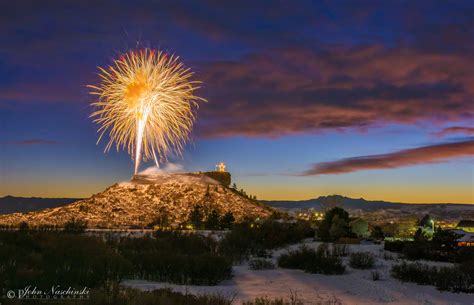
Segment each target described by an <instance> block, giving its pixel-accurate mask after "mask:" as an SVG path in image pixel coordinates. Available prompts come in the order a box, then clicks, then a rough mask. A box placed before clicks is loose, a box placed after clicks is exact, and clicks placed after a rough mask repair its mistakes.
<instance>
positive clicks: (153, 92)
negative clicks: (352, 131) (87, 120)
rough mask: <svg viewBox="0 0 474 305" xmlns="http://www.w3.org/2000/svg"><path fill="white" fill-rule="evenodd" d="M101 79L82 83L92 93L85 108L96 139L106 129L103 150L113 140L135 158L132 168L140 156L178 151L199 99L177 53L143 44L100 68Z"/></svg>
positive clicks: (161, 155)
mask: <svg viewBox="0 0 474 305" xmlns="http://www.w3.org/2000/svg"><path fill="white" fill-rule="evenodd" d="M99 69H100V73H99V76H100V78H101V82H100V84H99V85H98V86H88V87H89V88H91V89H92V92H90V93H91V94H93V95H97V96H98V100H97V101H96V102H94V103H93V104H92V105H93V106H95V107H97V110H96V111H95V112H93V113H92V114H91V117H92V118H94V122H95V123H97V124H99V125H100V127H99V130H98V133H99V139H98V140H97V143H99V142H100V140H101V138H102V137H103V136H104V134H106V133H108V135H109V141H108V143H107V145H106V147H105V151H108V150H110V148H111V147H113V146H114V145H115V147H116V149H117V150H119V149H120V148H123V149H125V150H127V151H128V153H129V154H130V155H131V156H132V157H133V158H135V174H136V173H137V172H138V168H139V166H140V161H141V160H144V161H146V160H149V159H154V160H155V163H156V165H157V166H159V164H160V163H161V162H162V161H164V160H166V159H167V157H168V156H169V155H170V154H171V153H174V154H176V155H181V152H182V150H183V147H184V145H185V143H186V142H187V141H188V139H189V134H190V132H191V129H192V127H193V123H194V119H195V116H194V113H195V111H194V110H195V109H196V108H197V106H198V102H199V101H205V100H204V99H202V98H200V97H197V96H195V95H194V91H195V90H196V89H197V88H198V85H199V82H197V81H192V80H191V76H192V72H191V71H190V69H188V68H185V67H184V65H183V64H182V63H181V62H180V61H179V58H178V57H175V56H172V55H171V56H170V55H167V54H165V53H163V52H160V51H156V50H152V49H143V50H139V51H131V52H128V53H125V54H124V55H122V56H121V57H120V58H119V59H116V60H114V62H113V64H112V65H111V66H109V67H108V68H106V69H104V68H100V67H99Z"/></svg>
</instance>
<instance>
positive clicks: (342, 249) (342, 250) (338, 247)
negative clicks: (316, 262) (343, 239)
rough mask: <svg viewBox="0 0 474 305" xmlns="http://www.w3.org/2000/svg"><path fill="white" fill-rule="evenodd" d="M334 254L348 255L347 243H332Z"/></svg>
mask: <svg viewBox="0 0 474 305" xmlns="http://www.w3.org/2000/svg"><path fill="white" fill-rule="evenodd" d="M332 249H333V252H334V255H336V256H342V257H345V256H348V255H349V252H350V251H349V247H348V246H347V245H342V244H333V246H332Z"/></svg>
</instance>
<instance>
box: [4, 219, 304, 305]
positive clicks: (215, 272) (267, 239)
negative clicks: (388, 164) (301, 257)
mask: <svg viewBox="0 0 474 305" xmlns="http://www.w3.org/2000/svg"><path fill="white" fill-rule="evenodd" d="M77 227H78V226H77V224H74V225H71V226H70V228H69V229H68V230H62V231H43V230H40V231H36V230H30V229H28V226H24V228H23V229H22V230H19V231H13V232H9V231H3V232H0V295H2V296H5V294H6V292H7V291H8V290H12V289H13V290H14V289H20V288H24V287H25V286H28V285H32V284H34V285H36V286H38V287H39V288H41V287H43V288H46V289H49V288H48V287H51V286H52V285H57V284H58V283H60V284H61V286H63V287H69V286H71V287H78V288H79V287H89V288H91V289H98V290H99V291H102V290H103V289H105V290H107V289H110V287H113V286H114V285H116V284H117V283H119V282H120V281H121V280H123V279H144V280H153V281H162V282H170V283H176V284H192V285H216V284H217V283H219V282H221V281H222V280H225V279H229V278H230V277H231V276H232V264H233V263H234V262H236V261H239V260H241V259H243V258H246V257H249V256H250V255H256V256H261V257H262V256H263V257H264V256H265V255H266V253H267V251H268V250H269V249H273V248H276V247H281V246H285V245H287V244H290V243H296V242H299V241H301V240H302V239H303V238H305V237H307V236H311V235H312V234H313V232H312V231H311V229H310V228H309V226H308V225H307V224H305V223H294V224H288V223H278V222H275V221H272V220H269V221H264V222H261V223H242V224H236V225H235V227H234V230H233V231H230V232H228V233H227V235H226V236H225V237H224V238H223V239H222V240H221V241H216V240H214V239H212V238H210V237H204V236H201V235H199V234H196V233H194V232H190V231H187V232H184V233H183V232H177V231H156V232H155V233H154V234H153V235H147V236H145V237H142V238H130V237H119V236H118V235H115V236H114V235H110V236H108V237H107V238H106V237H105V236H102V237H94V236H88V235H86V234H82V233H81V231H80V230H78V229H77ZM79 227H80V226H79ZM80 233H81V234H80ZM258 267H262V268H263V267H267V268H268V267H270V266H258ZM143 297H144V298H147V296H146V295H144V296H143ZM116 304H121V303H116ZM124 304H132V303H124ZM133 304H134V303H133ZM145 304H146V302H145ZM158 304H161V303H158ZM170 304H174V303H170ZM183 304H187V303H183ZM199 304H201V303H199ZM202 304H207V303H202ZM213 304H214V303H213ZM216 304H221V303H216Z"/></svg>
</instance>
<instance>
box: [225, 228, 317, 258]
mask: <svg viewBox="0 0 474 305" xmlns="http://www.w3.org/2000/svg"><path fill="white" fill-rule="evenodd" d="M313 235H314V231H313V230H312V229H311V227H310V224H309V223H308V222H298V223H280V222H276V221H272V220H266V221H264V222H262V223H260V224H254V223H251V222H245V223H241V224H238V225H235V226H234V229H233V230H232V231H231V232H229V233H228V234H227V235H226V236H225V237H224V238H223V240H222V241H221V242H220V244H219V247H220V251H221V252H222V253H224V254H225V255H227V256H230V257H233V258H234V260H236V261H242V260H243V259H247V258H248V257H249V256H250V255H259V254H260V253H262V252H265V250H267V249H275V248H278V247H283V246H285V245H288V244H292V243H297V242H299V241H301V240H303V239H304V238H307V237H311V236H313Z"/></svg>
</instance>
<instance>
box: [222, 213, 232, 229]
mask: <svg viewBox="0 0 474 305" xmlns="http://www.w3.org/2000/svg"><path fill="white" fill-rule="evenodd" d="M234 222H235V218H234V214H232V212H231V211H228V212H226V213H225V214H224V216H222V218H221V219H220V227H221V228H222V229H232V227H233V226H234Z"/></svg>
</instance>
